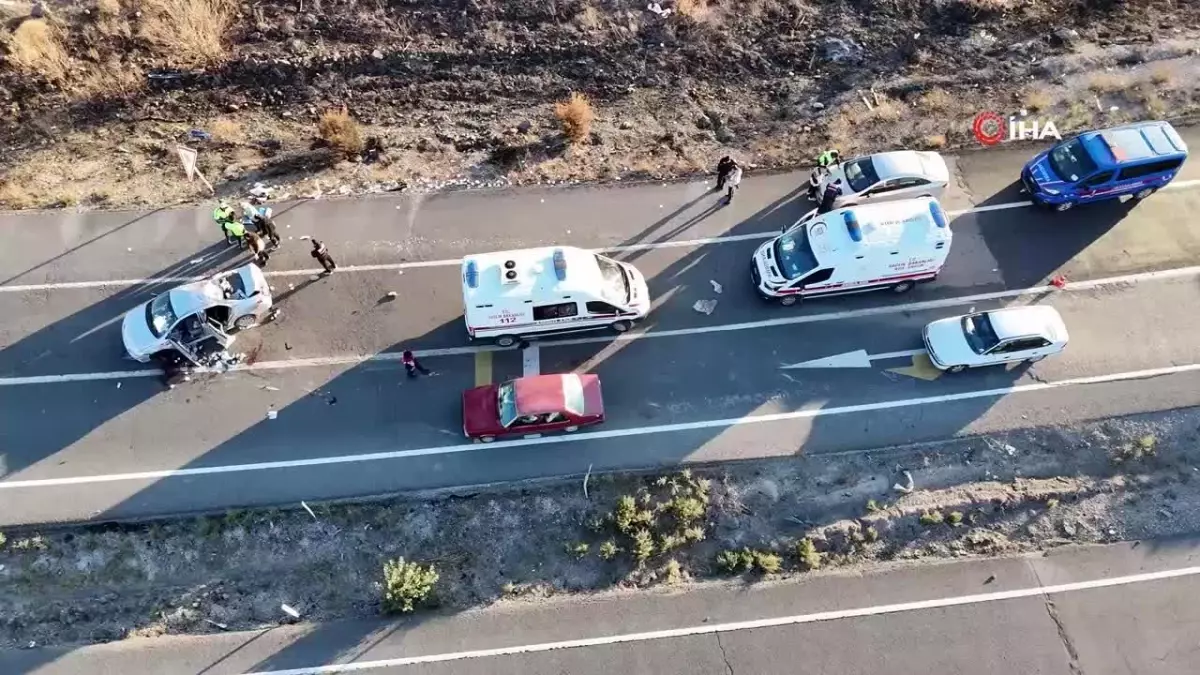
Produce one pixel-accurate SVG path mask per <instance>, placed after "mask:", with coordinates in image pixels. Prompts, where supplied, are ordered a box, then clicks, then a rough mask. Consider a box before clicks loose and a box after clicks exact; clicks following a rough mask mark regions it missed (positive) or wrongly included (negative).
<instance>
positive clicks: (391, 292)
mask: <svg viewBox="0 0 1200 675" xmlns="http://www.w3.org/2000/svg"><path fill="white" fill-rule="evenodd" d="M387 297H389V298H394V297H396V291H388V292H387Z"/></svg>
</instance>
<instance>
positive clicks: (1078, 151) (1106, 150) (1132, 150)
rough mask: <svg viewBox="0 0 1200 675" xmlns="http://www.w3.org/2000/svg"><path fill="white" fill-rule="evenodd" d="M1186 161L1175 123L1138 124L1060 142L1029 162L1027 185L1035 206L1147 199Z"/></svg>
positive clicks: (1064, 207) (1058, 208)
mask: <svg viewBox="0 0 1200 675" xmlns="http://www.w3.org/2000/svg"><path fill="white" fill-rule="evenodd" d="M1185 159H1187V145H1186V144H1185V143H1184V142H1183V139H1182V138H1180V137H1179V133H1178V132H1177V131H1175V129H1174V128H1173V127H1172V126H1171V125H1170V124H1168V123H1166V122H1135V123H1133V124H1125V125H1122V126H1119V127H1113V128H1111V129H1103V130H1101V131H1085V132H1083V133H1082V134H1079V135H1078V136H1075V137H1073V138H1068V139H1067V140H1065V141H1060V142H1059V143H1058V145H1055V146H1054V147H1053V148H1050V149H1049V150H1047V151H1045V152H1043V153H1040V154H1039V155H1037V156H1036V157H1034V158H1033V159H1032V160H1030V161H1029V163H1028V164H1026V165H1025V168H1024V169H1022V170H1021V183H1022V184H1023V185H1024V190H1023V191H1024V192H1027V193H1028V194H1029V196H1030V197H1031V198H1032V199H1033V202H1034V203H1035V204H1038V205H1041V206H1045V207H1047V208H1051V209H1054V210H1055V211H1066V210H1067V209H1069V208H1071V207H1072V206H1075V205H1076V204H1087V203H1089V202H1096V201H1100V200H1103V199H1115V198H1117V197H1121V196H1122V195H1133V198H1134V199H1145V198H1146V197H1149V196H1150V195H1152V194H1154V191H1155V190H1157V189H1159V188H1161V187H1162V186H1164V185H1166V184H1167V183H1169V182H1171V179H1172V178H1174V177H1175V174H1176V173H1178V171H1179V167H1180V166H1182V165H1183V160H1185Z"/></svg>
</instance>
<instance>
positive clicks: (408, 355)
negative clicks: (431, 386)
mask: <svg viewBox="0 0 1200 675" xmlns="http://www.w3.org/2000/svg"><path fill="white" fill-rule="evenodd" d="M400 360H401V361H403V362H404V370H405V371H407V372H408V376H409V377H416V376H417V373H418V372H419V373H421V374H422V375H428V374H429V371H428V370H426V368H425V366H423V365H421V362H420V361H418V360H417V357H415V356H413V353H412V352H410V351H408V350H407V349H406V350H404V354H403V355H401V357H400Z"/></svg>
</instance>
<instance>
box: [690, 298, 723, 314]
mask: <svg viewBox="0 0 1200 675" xmlns="http://www.w3.org/2000/svg"><path fill="white" fill-rule="evenodd" d="M716 308H717V301H716V300H697V301H696V304H694V305H692V309H694V310H696V311H697V312H700V313H701V314H703V315H705V316H711V315H712V313H713V310H714V309H716Z"/></svg>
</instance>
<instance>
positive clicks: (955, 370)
mask: <svg viewBox="0 0 1200 675" xmlns="http://www.w3.org/2000/svg"><path fill="white" fill-rule="evenodd" d="M966 369H967V367H966V366H950V367H949V368H947V369H946V372H947V373H961V372H962V371H964V370H966Z"/></svg>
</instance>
